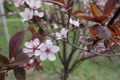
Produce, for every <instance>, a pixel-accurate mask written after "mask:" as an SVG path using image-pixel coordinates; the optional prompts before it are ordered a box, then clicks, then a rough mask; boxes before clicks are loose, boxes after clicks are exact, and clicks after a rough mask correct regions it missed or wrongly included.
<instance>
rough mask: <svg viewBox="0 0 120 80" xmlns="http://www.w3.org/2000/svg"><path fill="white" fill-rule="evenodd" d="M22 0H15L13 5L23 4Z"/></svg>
mask: <svg viewBox="0 0 120 80" xmlns="http://www.w3.org/2000/svg"><path fill="white" fill-rule="evenodd" d="M24 2H25V1H24V0H16V1H15V2H14V6H15V7H20V6H22V5H23V4H24Z"/></svg>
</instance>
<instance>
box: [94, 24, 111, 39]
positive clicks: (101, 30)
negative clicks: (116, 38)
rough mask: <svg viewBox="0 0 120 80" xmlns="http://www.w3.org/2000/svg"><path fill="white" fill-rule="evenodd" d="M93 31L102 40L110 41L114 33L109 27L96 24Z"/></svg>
mask: <svg viewBox="0 0 120 80" xmlns="http://www.w3.org/2000/svg"><path fill="white" fill-rule="evenodd" d="M93 30H94V31H95V32H96V33H97V34H98V37H99V38H100V39H108V38H110V37H111V36H112V32H111V31H110V29H109V28H107V26H101V25H98V24H96V25H94V26H93Z"/></svg>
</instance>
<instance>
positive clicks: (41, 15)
mask: <svg viewBox="0 0 120 80" xmlns="http://www.w3.org/2000/svg"><path fill="white" fill-rule="evenodd" d="M34 15H35V16H38V17H40V18H41V17H43V16H44V13H43V12H40V13H39V12H38V11H37V10H35V11H34Z"/></svg>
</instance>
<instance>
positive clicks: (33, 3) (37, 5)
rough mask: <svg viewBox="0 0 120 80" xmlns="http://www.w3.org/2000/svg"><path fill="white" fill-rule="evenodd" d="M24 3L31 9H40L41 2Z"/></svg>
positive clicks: (36, 0) (30, 1)
mask: <svg viewBox="0 0 120 80" xmlns="http://www.w3.org/2000/svg"><path fill="white" fill-rule="evenodd" d="M26 3H27V4H28V5H29V6H30V7H31V8H32V9H38V8H40V7H41V0H26Z"/></svg>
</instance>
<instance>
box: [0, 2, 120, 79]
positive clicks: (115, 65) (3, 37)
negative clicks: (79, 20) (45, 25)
mask: <svg viewBox="0 0 120 80" xmlns="http://www.w3.org/2000/svg"><path fill="white" fill-rule="evenodd" d="M13 1H14V0H0V54H3V55H5V56H7V57H8V41H9V39H10V37H11V36H12V35H14V34H15V33H16V32H17V31H20V30H23V29H24V28H25V26H26V25H27V23H22V22H21V17H20V16H19V14H18V12H20V10H19V9H17V8H15V7H14V6H13ZM77 1H78V3H79V2H80V1H79V0H76V4H78V3H77ZM83 1H84V0H83ZM88 1H89V0H88ZM103 4H104V1H103ZM76 6H77V5H76ZM26 36H28V37H27V38H29V37H30V35H29V32H27V35H26ZM48 64H49V65H48ZM42 65H43V67H44V70H42V71H38V72H37V71H27V80H58V77H59V75H58V74H57V72H59V71H60V68H61V65H60V61H59V60H58V59H57V60H56V61H55V62H49V61H47V60H46V61H44V62H42ZM6 75H7V74H6ZM0 80H1V79H0ZM6 80H15V78H14V75H13V72H12V71H10V72H9V73H8V75H7V79H6ZM70 80H120V58H119V57H114V58H112V60H111V61H110V60H108V59H106V58H104V59H103V58H101V57H99V58H97V59H95V58H94V59H90V60H86V61H84V62H83V63H82V64H81V65H79V68H77V69H76V70H75V71H74V72H73V73H72V74H71V75H70Z"/></svg>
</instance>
